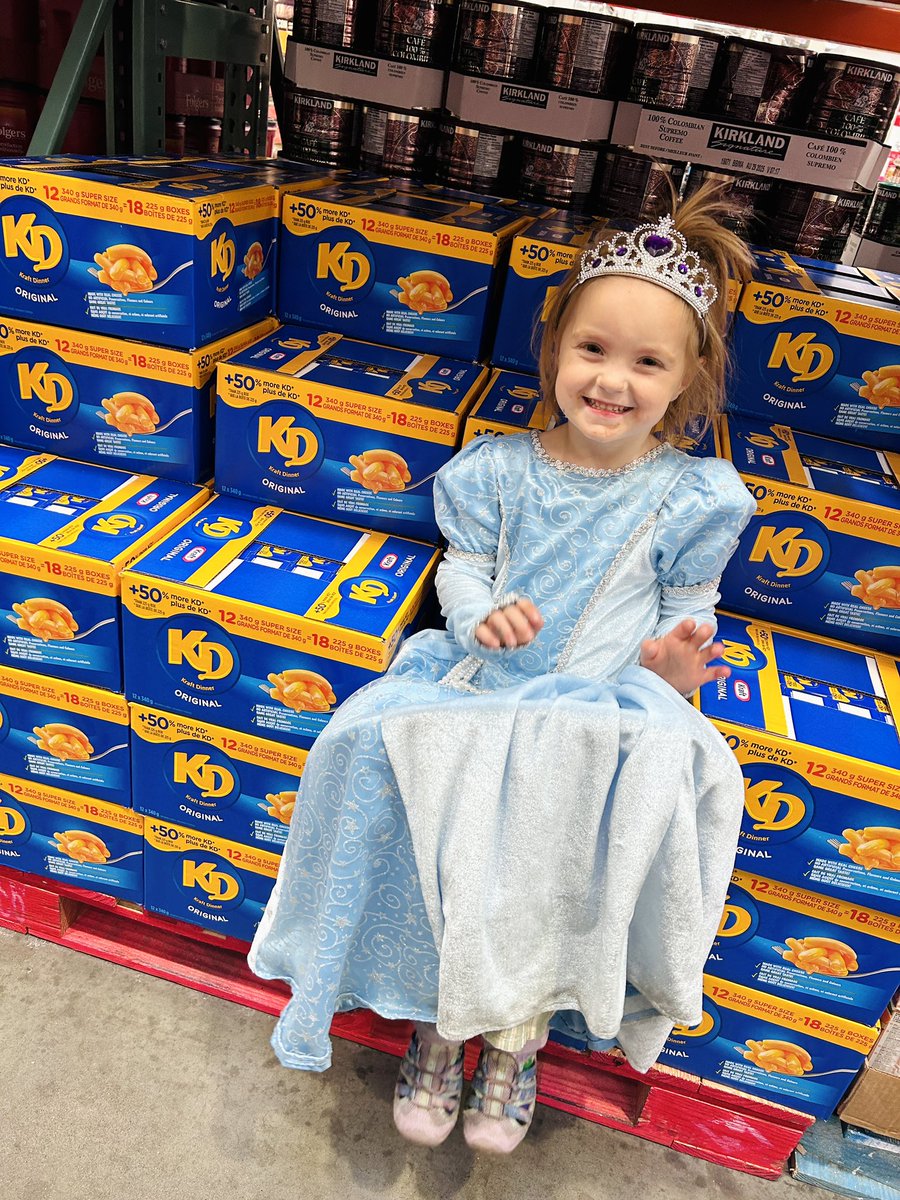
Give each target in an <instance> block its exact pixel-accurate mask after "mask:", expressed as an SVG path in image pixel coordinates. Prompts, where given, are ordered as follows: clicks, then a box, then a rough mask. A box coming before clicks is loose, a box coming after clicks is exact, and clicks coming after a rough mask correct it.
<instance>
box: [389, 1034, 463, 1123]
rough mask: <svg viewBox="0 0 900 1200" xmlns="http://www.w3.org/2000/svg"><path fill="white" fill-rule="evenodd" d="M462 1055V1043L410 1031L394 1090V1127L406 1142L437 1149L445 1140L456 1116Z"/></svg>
mask: <svg viewBox="0 0 900 1200" xmlns="http://www.w3.org/2000/svg"><path fill="white" fill-rule="evenodd" d="M464 1053H465V1043H464V1042H447V1041H444V1040H443V1039H437V1038H435V1039H431V1038H429V1037H428V1036H427V1034H425V1035H423V1034H421V1033H420V1032H419V1030H418V1029H416V1030H414V1031H413V1035H412V1039H411V1041H410V1043H409V1047H408V1049H407V1051H406V1054H405V1055H404V1058H403V1061H402V1063H401V1064H400V1074H399V1075H398V1077H397V1086H396V1087H395V1088H394V1124H395V1125H396V1126H397V1129H398V1130H399V1132H400V1133H402V1134H403V1136H404V1137H405V1138H406V1139H407V1140H408V1141H410V1142H417V1143H418V1144H419V1145H420V1146H439V1145H440V1144H441V1142H443V1141H444V1140H445V1139H446V1138H447V1137H448V1136H449V1134H450V1131H451V1129H452V1128H453V1126H454V1125H455V1124H456V1118H457V1116H458V1115H459V1102H460V1098H461V1097H462V1084H463V1055H464Z"/></svg>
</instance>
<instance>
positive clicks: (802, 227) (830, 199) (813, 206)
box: [770, 180, 870, 262]
mask: <svg viewBox="0 0 900 1200" xmlns="http://www.w3.org/2000/svg"><path fill="white" fill-rule="evenodd" d="M869 198H870V194H869V193H868V192H835V191H829V190H827V189H825V188H815V187H811V186H809V185H808V184H804V183H788V182H787V181H785V180H782V181H781V182H780V183H779V185H778V190H777V192H776V194H775V198H774V211H773V216H772V221H771V226H770V237H771V240H772V245H773V246H774V247H775V248H776V249H777V250H790V251H794V252H796V253H797V254H805V255H806V256H807V257H808V258H821V259H824V260H825V261H826V262H838V261H839V259H840V257H841V255H842V254H843V252H844V248H845V246H846V245H847V239H848V238H849V237H850V234H851V233H852V232H853V226H854V224H855V223H856V221H857V220H858V218H859V217H860V215H861V213H862V212H863V210H864V208H865V206H866V205H867V204H868V202H869Z"/></svg>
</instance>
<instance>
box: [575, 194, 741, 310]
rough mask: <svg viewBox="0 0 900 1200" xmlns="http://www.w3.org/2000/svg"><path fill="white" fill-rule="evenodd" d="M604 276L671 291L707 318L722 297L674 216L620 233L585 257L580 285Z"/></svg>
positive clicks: (586, 251) (582, 257) (583, 256)
mask: <svg viewBox="0 0 900 1200" xmlns="http://www.w3.org/2000/svg"><path fill="white" fill-rule="evenodd" d="M603 275H634V276H635V277H636V278H638V279H649V280H650V282H651V283H658V284H659V286H660V287H664V288H668V290H669V291H670V292H674V293H675V295H676V296H680V297H681V298H682V300H686V301H687V303H688V304H690V306H691V308H693V309H694V311H695V312H697V313H698V314H699V316H700V317H701V318H705V317H706V314H707V313H708V312H709V310H710V307H711V305H712V303H713V301H714V300H715V298H716V296H718V294H719V289H718V288H717V287H716V285H715V284H714V283H713V281H712V276H711V275H710V273H709V271H707V269H706V267H704V266H703V264H702V263H701V261H700V259H699V257H698V256H697V255H696V254H695V253H694V251H693V250H689V249H688V244H687V242H686V241H685V239H684V238H683V237H682V235H681V234H680V233H679V232H678V230H677V229H676V228H675V222H674V221H673V220H672V218H671V217H670V216H668V215H667V216H665V217H660V219H659V220H658V221H656V222H655V223H654V224H652V225H640V226H638V228H637V229H635V231H634V232H633V233H617V234H615V235H614V236H612V237H609V238H604V240H603V241H602V242H600V243H599V244H598V245H596V246H589V247H588V248H587V250H585V251H584V253H583V254H582V256H581V268H580V270H579V272H578V281H577V283H576V287H577V286H578V285H579V284H582V283H587V281H588V280H589V279H598V278H600V277H601V276H603Z"/></svg>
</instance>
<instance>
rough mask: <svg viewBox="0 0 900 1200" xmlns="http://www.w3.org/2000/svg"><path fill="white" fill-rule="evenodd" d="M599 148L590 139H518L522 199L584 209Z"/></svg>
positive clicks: (520, 196) (591, 189)
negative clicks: (578, 141) (568, 140)
mask: <svg viewBox="0 0 900 1200" xmlns="http://www.w3.org/2000/svg"><path fill="white" fill-rule="evenodd" d="M598 157H599V150H598V148H597V147H596V146H592V145H590V143H588V142H581V143H578V144H570V143H568V142H554V141H553V140H552V139H547V138H536V137H531V136H529V135H527V134H523V135H521V136H520V138H519V164H518V165H519V199H520V200H536V201H542V202H544V203H546V204H552V205H561V206H563V207H565V208H573V209H577V210H583V209H585V208H587V206H588V205H589V203H590V201H591V197H592V191H593V184H594V176H595V175H596V171H597V159H598Z"/></svg>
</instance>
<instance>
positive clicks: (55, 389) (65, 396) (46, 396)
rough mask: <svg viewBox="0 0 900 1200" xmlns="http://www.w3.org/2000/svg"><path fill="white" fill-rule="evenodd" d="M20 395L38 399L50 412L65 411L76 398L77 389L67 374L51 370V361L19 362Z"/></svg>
mask: <svg viewBox="0 0 900 1200" xmlns="http://www.w3.org/2000/svg"><path fill="white" fill-rule="evenodd" d="M17 370H18V373H19V395H20V396H21V397H22V399H23V400H34V399H37V400H39V401H40V403H41V404H43V405H44V407H45V408H46V410H47V412H48V413H58V412H65V411H66V409H67V408H68V407H69V405H70V404H71V403H72V401H73V400H74V399H75V389H74V388H73V387H72V382H71V380H69V379H67V378H66V377H65V375H61V374H59V373H58V372H56V371H51V370H50V364H49V363H19V365H18V368H17Z"/></svg>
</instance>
